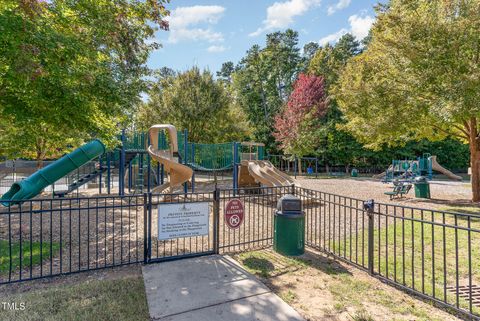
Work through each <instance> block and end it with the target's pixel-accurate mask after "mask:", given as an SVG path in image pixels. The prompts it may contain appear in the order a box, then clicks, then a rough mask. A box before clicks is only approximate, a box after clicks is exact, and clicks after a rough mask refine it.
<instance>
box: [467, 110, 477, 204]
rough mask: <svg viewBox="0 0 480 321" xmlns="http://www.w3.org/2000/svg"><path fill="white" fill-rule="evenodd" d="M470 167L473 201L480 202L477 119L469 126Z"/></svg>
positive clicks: (473, 119) (471, 121)
mask: <svg viewBox="0 0 480 321" xmlns="http://www.w3.org/2000/svg"><path fill="white" fill-rule="evenodd" d="M468 127H469V128H468V130H469V145H470V166H471V168H472V201H474V202H480V137H479V136H478V128H477V119H476V118H472V119H471V120H470V123H469V126H468Z"/></svg>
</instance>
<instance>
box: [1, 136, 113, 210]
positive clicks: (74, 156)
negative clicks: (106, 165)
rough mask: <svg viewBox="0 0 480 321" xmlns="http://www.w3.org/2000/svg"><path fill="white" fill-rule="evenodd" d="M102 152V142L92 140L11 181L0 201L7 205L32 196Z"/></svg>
mask: <svg viewBox="0 0 480 321" xmlns="http://www.w3.org/2000/svg"><path fill="white" fill-rule="evenodd" d="M104 152H105V146H104V145H103V143H102V142H101V141H100V140H98V139H95V140H92V141H91V142H89V143H87V144H85V145H83V146H81V147H79V148H77V149H76V150H74V151H73V152H71V153H70V154H67V155H65V156H63V157H62V158H60V159H59V160H57V161H55V162H54V163H52V164H50V165H48V166H46V167H45V168H42V169H40V170H38V171H37V172H35V173H34V174H32V175H31V176H29V177H28V178H26V179H24V180H23V181H20V182H15V183H13V185H12V187H10V189H9V190H8V192H6V193H5V194H3V196H2V197H1V198H0V202H1V203H2V205H3V206H9V205H13V204H19V203H21V202H22V201H25V200H28V199H30V198H33V197H35V196H36V195H38V194H39V193H40V192H41V191H42V190H43V189H44V188H45V187H47V186H48V185H51V184H53V183H55V182H56V181H57V180H59V179H60V178H62V177H63V176H65V175H67V174H69V173H70V172H72V171H74V170H75V169H77V168H79V167H80V166H82V165H83V164H85V163H87V162H89V161H91V160H92V159H94V158H96V157H98V156H100V155H102V154H103V153H104Z"/></svg>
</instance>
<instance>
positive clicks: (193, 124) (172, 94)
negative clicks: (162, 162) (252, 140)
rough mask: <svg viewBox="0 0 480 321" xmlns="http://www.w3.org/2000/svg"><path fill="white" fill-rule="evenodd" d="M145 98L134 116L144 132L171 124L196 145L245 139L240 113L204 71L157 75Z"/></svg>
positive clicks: (225, 90)
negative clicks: (185, 133)
mask: <svg viewBox="0 0 480 321" xmlns="http://www.w3.org/2000/svg"><path fill="white" fill-rule="evenodd" d="M149 96H150V98H149V101H148V102H147V103H145V104H143V105H142V106H141V107H140V109H139V111H138V115H137V119H138V122H139V124H140V125H141V126H142V127H144V128H148V127H149V126H151V125H152V124H155V123H171V124H173V125H175V126H176V127H177V128H179V129H187V130H188V135H189V140H190V141H193V142H197V143H219V142H227V141H233V140H241V139H243V138H245V136H247V135H248V123H247V121H246V118H245V116H244V114H243V112H242V110H241V109H240V108H239V107H238V106H237V105H235V104H234V103H233V101H232V99H231V96H230V94H229V92H228V88H225V87H224V85H223V83H222V82H220V81H215V79H214V78H213V76H212V74H211V73H210V72H209V71H207V70H204V71H200V70H199V69H198V68H197V67H193V68H192V69H190V70H188V71H186V72H183V73H175V74H173V75H172V74H170V73H168V74H165V73H163V74H160V77H159V78H158V79H157V81H156V83H155V85H154V86H153V87H152V89H151V90H150V92H149Z"/></svg>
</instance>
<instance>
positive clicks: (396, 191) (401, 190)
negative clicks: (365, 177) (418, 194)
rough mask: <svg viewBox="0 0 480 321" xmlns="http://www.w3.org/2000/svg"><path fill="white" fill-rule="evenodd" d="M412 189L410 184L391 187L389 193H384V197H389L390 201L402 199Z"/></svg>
mask: <svg viewBox="0 0 480 321" xmlns="http://www.w3.org/2000/svg"><path fill="white" fill-rule="evenodd" d="M411 189H412V184H398V185H395V186H394V187H393V190H392V191H391V192H385V193H384V194H385V195H388V196H390V200H393V199H394V198H403V196H404V195H407V194H408V192H410V190H411Z"/></svg>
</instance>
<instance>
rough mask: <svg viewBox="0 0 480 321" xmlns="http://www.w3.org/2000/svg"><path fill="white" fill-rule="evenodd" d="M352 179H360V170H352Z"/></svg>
mask: <svg viewBox="0 0 480 321" xmlns="http://www.w3.org/2000/svg"><path fill="white" fill-rule="evenodd" d="M351 174H352V177H358V170H357V169H356V168H354V169H352V173H351Z"/></svg>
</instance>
